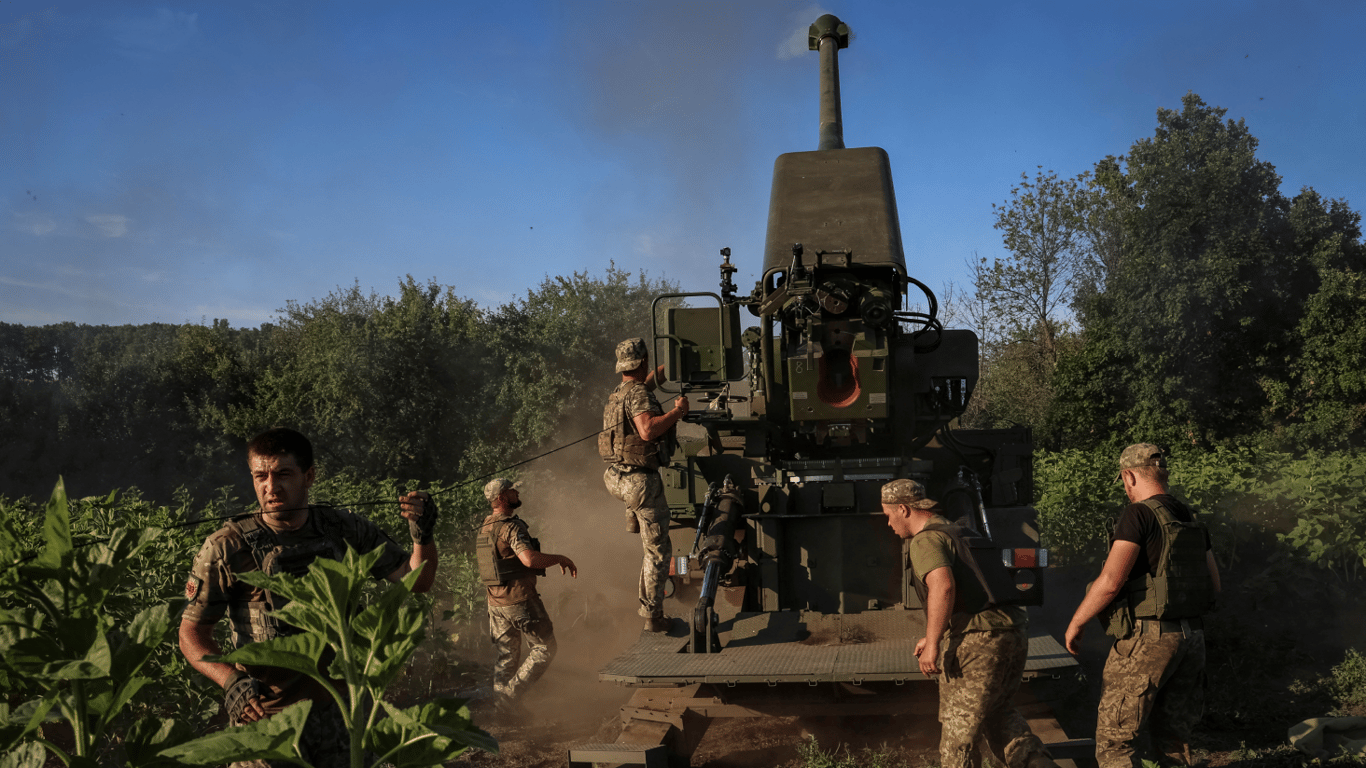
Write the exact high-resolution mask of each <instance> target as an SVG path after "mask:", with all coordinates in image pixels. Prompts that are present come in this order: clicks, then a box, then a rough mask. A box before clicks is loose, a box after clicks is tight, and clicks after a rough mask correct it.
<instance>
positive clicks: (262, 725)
mask: <svg viewBox="0 0 1366 768" xmlns="http://www.w3.org/2000/svg"><path fill="white" fill-rule="evenodd" d="M312 706H313V702H311V701H301V702H298V703H297V704H291V705H289V706H288V707H285V709H284V710H283V711H282V712H280V713H279V714H277V715H273V716H271V717H267V718H266V719H264V720H257V721H256V722H254V723H248V724H247V725H242V726H237V727H234V728H225V729H223V730H221V731H218V732H217V733H211V734H209V735H208V736H202V737H200V738H198V739H194V740H192V741H187V742H185V743H184V744H178V745H176V746H173V747H167V748H166V749H163V750H161V751H160V752H158V753H157V754H158V756H160V757H163V758H168V759H171V760H178V761H180V762H181V763H183V764H186V765H221V764H223V763H232V762H245V761H247V760H287V761H289V762H292V763H296V764H298V765H303V766H307V765H308V763H306V762H304V761H303V760H302V759H301V758H300V756H299V736H300V734H302V733H303V727H304V721H305V720H307V719H308V711H309V709H311V708H312Z"/></svg>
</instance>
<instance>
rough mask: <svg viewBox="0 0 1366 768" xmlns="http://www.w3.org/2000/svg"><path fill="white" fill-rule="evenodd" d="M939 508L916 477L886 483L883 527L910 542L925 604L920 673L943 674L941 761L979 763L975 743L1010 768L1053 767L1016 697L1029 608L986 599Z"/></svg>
mask: <svg viewBox="0 0 1366 768" xmlns="http://www.w3.org/2000/svg"><path fill="white" fill-rule="evenodd" d="M938 506H939V505H938V503H937V502H935V501H932V500H930V499H927V498H925V487H924V486H923V485H921V484H920V483H918V482H916V481H914V480H909V479H901V480H893V481H892V482H890V483H887V484H886V485H884V486H882V513H883V514H884V515H886V516H887V525H888V526H890V527H891V529H892V530H893V531H895V532H896V534H897V535H898V536H900V537H901V538H903V539H910V540H911V544H910V559H911V570H912V576H913V577H914V578H915V589H916V593H917V594H918V595H919V596H920V602H921V604H922V605H924V607H925V636H924V637H923V638H921V639H920V642H918V643H916V645H915V655H916V657H918V658H919V659H920V671H921V672H922V673H924V674H925V675H926V676H927V677H933V676H938V677H939V722H940V723H941V724H942V726H943V733H942V735H941V736H940V740H939V761H940V765H941V766H943V768H964V767H965V766H978V765H982V764H983V761H982V760H981V758H980V756H979V755H978V753H977V746H978V744H979V743H982V742H985V745H986V746H989V747H990V749H991V751H992V752H993V753H994V757H995V758H996V759H999V760H1001V761H1002V762H1004V763H1005V765H1006V766H1007V767H1008V768H1057V764H1056V763H1054V762H1053V760H1052V758H1051V757H1049V755H1048V750H1046V749H1045V748H1044V745H1043V742H1042V741H1040V740H1039V737H1038V736H1035V735H1034V733H1033V732H1032V731H1030V730H1029V724H1028V723H1026V722H1025V720H1024V718H1023V717H1022V716H1021V715H1020V713H1019V712H1018V711H1016V709H1015V706H1014V704H1013V703H1012V700H1013V699H1014V698H1015V692H1016V691H1018V690H1019V688H1020V680H1021V679H1022V677H1023V673H1024V667H1025V661H1026V659H1027V658H1028V656H1029V635H1028V633H1027V632H1026V630H1027V629H1028V627H1029V614H1028V613H1026V612H1025V609H1024V608H1023V607H1022V606H1018V605H1003V606H994V605H990V604H989V603H988V602H987V595H988V591H987V590H986V589H985V587H984V586H983V585H982V583H981V581H980V579H979V577H978V575H977V571H976V570H975V568H974V567H973V566H972V565H971V564H969V563H968V562H967V559H968V558H971V557H972V554H971V552H970V551H969V550H968V548H967V545H966V544H965V543H964V542H963V541H962V534H961V533H960V531H961V528H960V527H958V526H954V525H952V524H950V523H949V521H948V520H947V519H945V518H944V517H943V516H941V515H939V514H938Z"/></svg>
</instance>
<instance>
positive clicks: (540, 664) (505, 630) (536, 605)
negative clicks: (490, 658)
mask: <svg viewBox="0 0 1366 768" xmlns="http://www.w3.org/2000/svg"><path fill="white" fill-rule="evenodd" d="M523 637H525V638H526V642H527V646H528V649H527V654H526V658H525V659H523V658H522V638H523ZM489 638H490V639H491V640H493V644H494V645H495V646H496V647H497V648H498V661H496V662H494V665H493V689H494V690H495V691H497V692H499V693H502V694H505V695H507V696H508V697H509V698H515V697H517V696H520V695H522V694H523V693H525V692H526V689H527V688H529V687H530V686H531V684H532V683H535V682H536V681H537V680H540V679H541V675H543V674H545V669H546V667H548V666H550V660H551V659H553V658H555V651H556V650H557V649H558V645H557V644H556V643H555V628H554V627H553V626H551V624H550V614H548V613H546V611H545V604H544V603H542V602H541V598H539V597H532V598H531V599H530V600H527V601H525V602H521V603H517V604H516V605H497V606H495V605H490V606H489Z"/></svg>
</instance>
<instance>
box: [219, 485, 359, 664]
mask: <svg viewBox="0 0 1366 768" xmlns="http://www.w3.org/2000/svg"><path fill="white" fill-rule="evenodd" d="M308 514H309V516H310V520H309V522H308V525H310V526H315V527H316V529H317V530H320V531H322V535H321V536H317V537H314V538H310V539H305V540H303V541H297V542H291V543H289V544H285V543H282V542H281V541H280V539H279V537H278V536H276V534H275V532H274V531H272V530H271V529H270V528H269V527H267V526H266V525H265V523H262V522H261V516H260V515H258V514H249V515H242V516H239V517H235V518H233V519H232V520H229V521H228V523H227V527H228V528H229V529H230V530H232V531H233V532H234V533H236V534H237V535H238V537H240V538H241V539H242V541H243V543H245V544H246V545H247V548H248V549H249V550H251V555H252V558H253V559H254V560H255V561H256V567H257V569H258V570H260V571H261V572H262V573H265V574H269V575H275V574H279V573H288V574H290V575H291V576H303V575H304V574H305V573H307V572H308V566H310V565H312V563H313V561H314V560H316V559H318V558H320V557H325V558H328V559H329V560H341V559H342V558H343V557H344V556H345V555H346V540H345V539H343V538H342V535H341V522H340V520H339V519H338V518H337V516H336V512H335V511H333V510H332V508H331V507H309V508H308ZM313 515H318V517H317V518H316V519H313V518H312V516H313ZM288 603H289V600H288V599H287V598H285V597H283V596H281V595H276V594H274V593H273V592H271V591H269V590H266V591H265V594H264V596H263V597H262V598H260V599H259V600H251V601H249V602H247V603H245V604H241V603H237V602H233V603H231V604H230V605H229V608H228V615H229V619H230V620H231V622H232V634H233V642H234V643H235V644H236V645H237V647H239V648H240V647H242V646H243V645H245V644H246V643H249V642H251V643H259V642H261V641H262V640H269V639H271V638H272V637H283V636H285V635H293V634H298V633H299V632H300V631H301V630H299V629H298V628H297V627H294V626H292V625H289V624H286V623H284V622H282V621H280V620H279V619H277V618H275V613H274V612H275V611H277V610H279V609H281V608H283V607H285V605H287V604H288Z"/></svg>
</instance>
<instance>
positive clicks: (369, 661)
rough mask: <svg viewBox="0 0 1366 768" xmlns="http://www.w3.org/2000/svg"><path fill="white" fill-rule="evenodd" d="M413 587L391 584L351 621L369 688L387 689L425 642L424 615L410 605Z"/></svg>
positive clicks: (363, 672) (362, 670) (361, 670)
mask: <svg viewBox="0 0 1366 768" xmlns="http://www.w3.org/2000/svg"><path fill="white" fill-rule="evenodd" d="M410 586H411V585H410V584H408V583H407V581H406V580H405V582H404V583H400V584H393V585H390V586H389V588H388V589H386V590H385V592H384V594H382V595H381V596H380V598H379V600H376V601H375V603H374V604H373V605H371V606H370V607H368V608H366V609H365V610H364V611H361V612H360V614H359V615H357V616H356V618H355V619H353V620H352V621H351V631H352V632H353V633H354V635H355V638H356V641H357V642H356V643H355V645H356V647H357V649H358V651H359V652H360V654H361V669H360V670H359V671H360V672H361V674H362V676H363V678H364V680H365V682H366V684H367V685H370V686H373V687H375V688H379V689H383V688H385V687H387V686H388V685H389V684H390V683H392V682H393V681H394V679H395V678H396V677H397V676H398V674H399V673H400V672H401V671H402V670H403V666H404V664H406V663H407V661H408V659H409V658H410V657H411V656H412V654H413V653H414V652H416V650H417V647H418V645H419V644H421V642H422V638H423V632H422V620H423V616H422V612H421V611H420V610H418V609H417V608H415V607H413V606H411V605H408V604H407V600H408V597H409V594H410V593H409V588H410Z"/></svg>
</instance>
